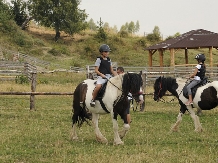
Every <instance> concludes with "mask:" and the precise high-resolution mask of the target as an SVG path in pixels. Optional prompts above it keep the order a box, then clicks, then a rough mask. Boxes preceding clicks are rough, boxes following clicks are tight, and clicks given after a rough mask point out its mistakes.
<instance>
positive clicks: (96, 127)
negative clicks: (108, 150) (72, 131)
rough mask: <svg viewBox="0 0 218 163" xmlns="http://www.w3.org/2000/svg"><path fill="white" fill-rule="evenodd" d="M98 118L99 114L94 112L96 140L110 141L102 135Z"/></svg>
mask: <svg viewBox="0 0 218 163" xmlns="http://www.w3.org/2000/svg"><path fill="white" fill-rule="evenodd" d="M98 118H99V114H95V113H92V123H93V126H94V131H95V136H96V140H97V141H98V142H100V143H106V144H107V143H108V141H107V139H106V138H105V137H104V136H103V135H102V133H101V131H100V129H99V128H98Z"/></svg>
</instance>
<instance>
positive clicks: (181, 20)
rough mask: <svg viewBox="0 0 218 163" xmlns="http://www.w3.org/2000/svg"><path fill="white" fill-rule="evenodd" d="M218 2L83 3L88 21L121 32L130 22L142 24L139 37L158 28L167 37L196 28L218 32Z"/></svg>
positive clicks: (90, 0) (137, 0)
mask: <svg viewBox="0 0 218 163" xmlns="http://www.w3.org/2000/svg"><path fill="white" fill-rule="evenodd" d="M217 7H218V0H81V2H80V5H79V8H80V9H85V12H86V13H87V14H88V19H87V20H90V19H91V18H92V19H93V20H94V22H95V23H96V24H97V22H98V21H99V20H100V17H101V20H102V21H103V22H104V23H105V22H107V23H109V26H110V27H114V25H116V26H117V29H118V30H120V27H121V26H122V25H125V23H126V22H128V23H130V22H131V21H133V22H134V23H136V21H137V20H138V21H139V24H140V31H139V32H138V33H137V34H138V35H144V34H148V33H152V32H153V29H154V27H155V26H158V27H159V29H160V32H161V35H162V37H163V38H166V37H167V36H173V35H174V34H176V33H177V32H179V33H180V34H183V33H186V32H189V31H191V30H196V29H205V30H208V31H211V32H215V33H218V22H217V16H218V14H217Z"/></svg>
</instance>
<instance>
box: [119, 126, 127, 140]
mask: <svg viewBox="0 0 218 163" xmlns="http://www.w3.org/2000/svg"><path fill="white" fill-rule="evenodd" d="M129 129H130V125H129V124H128V123H124V125H123V129H122V130H121V131H119V136H120V138H121V139H122V138H124V136H126V134H127V132H128V131H129Z"/></svg>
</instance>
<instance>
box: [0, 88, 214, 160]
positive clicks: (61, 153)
mask: <svg viewBox="0 0 218 163" xmlns="http://www.w3.org/2000/svg"><path fill="white" fill-rule="evenodd" d="M21 87H22V86H21ZM53 87H54V89H56V88H55V87H57V86H53ZM62 87H64V85H62ZM48 88H50V86H49V87H48ZM168 98H169V99H172V97H168ZM167 100H168V99H167ZM71 106H72V97H71V96H37V97H36V111H30V110H29V97H28V96H0V123H1V125H0V131H1V132H0V137H1V139H0V162H2V163H9V162H15V163H21V162H22V163H38V162H39V163H41V162H45V163H50V162H51V163H54V162H61V163H62V162H63V163H70V162H76V163H77V162H81V163H82V162H99V163H100V162H108V163H120V162H129V163H141V162H143V163H146V162H148V163H157V162H158V163H159V162H163V163H179V162H181V163H184V162H188V163H191V162H198V163H205V162H208V163H216V162H218V138H217V134H218V130H217V128H218V118H217V115H218V110H217V108H216V109H214V110H212V111H204V112H203V115H202V116H201V117H200V121H201V123H202V126H203V128H204V132H202V133H196V132H194V124H193V121H192V119H191V117H190V116H189V115H188V114H185V115H184V116H183V121H182V124H181V126H180V130H179V132H171V131H170V127H171V125H172V124H174V123H175V121H176V117H177V114H178V112H179V106H178V103H177V101H176V100H175V101H174V102H171V103H161V102H159V103H157V102H154V101H153V99H152V97H151V96H147V97H146V107H145V112H139V111H136V112H134V111H132V110H131V117H132V123H131V128H130V131H129V132H128V134H127V136H126V137H125V138H124V145H122V146H113V131H112V122H111V118H110V115H104V116H100V119H99V127H100V129H101V131H102V133H103V134H104V135H105V136H106V138H107V139H108V141H109V143H108V145H105V144H100V143H98V142H97V141H96V140H95V136H94V132H93V128H92V127H91V126H89V125H87V124H84V125H83V126H82V127H81V128H80V129H78V130H77V132H78V136H79V140H78V141H71V140H70V133H71V125H72V122H71V116H72V112H71V109H72V108H71ZM118 122H119V126H120V128H121V127H122V124H123V123H122V121H121V120H120V118H119V120H118Z"/></svg>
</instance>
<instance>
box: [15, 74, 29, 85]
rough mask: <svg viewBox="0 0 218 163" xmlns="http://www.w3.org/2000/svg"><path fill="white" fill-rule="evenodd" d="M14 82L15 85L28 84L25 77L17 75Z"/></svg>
mask: <svg viewBox="0 0 218 163" xmlns="http://www.w3.org/2000/svg"><path fill="white" fill-rule="evenodd" d="M15 82H16V83H17V84H28V83H29V80H28V77H27V76H25V75H18V76H16V78H15Z"/></svg>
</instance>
